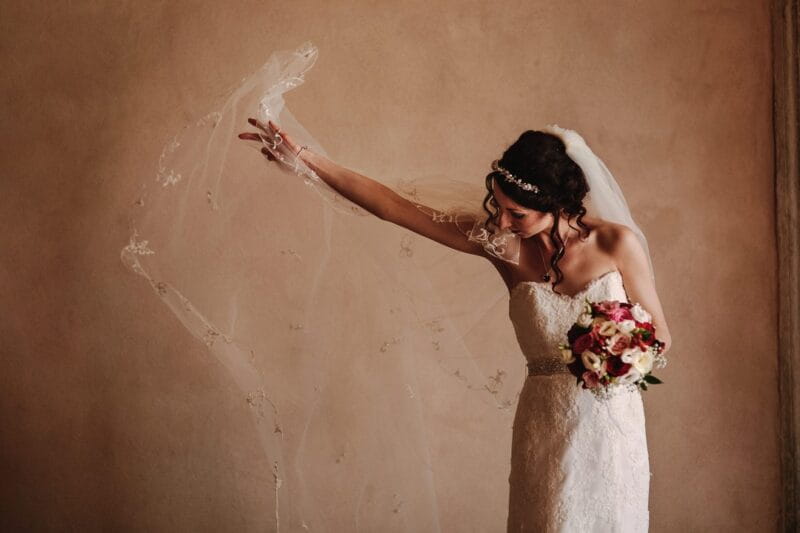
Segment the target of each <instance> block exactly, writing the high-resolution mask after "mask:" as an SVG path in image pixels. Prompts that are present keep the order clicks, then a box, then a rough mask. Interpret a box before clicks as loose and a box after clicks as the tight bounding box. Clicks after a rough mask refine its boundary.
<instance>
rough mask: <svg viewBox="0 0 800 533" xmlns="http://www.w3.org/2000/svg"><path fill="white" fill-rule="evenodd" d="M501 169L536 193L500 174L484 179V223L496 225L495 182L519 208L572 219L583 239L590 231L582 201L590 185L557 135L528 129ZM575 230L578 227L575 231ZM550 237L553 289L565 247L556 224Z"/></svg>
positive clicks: (510, 149)
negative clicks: (553, 250)
mask: <svg viewBox="0 0 800 533" xmlns="http://www.w3.org/2000/svg"><path fill="white" fill-rule="evenodd" d="M500 166H501V167H503V168H504V169H506V170H507V171H509V172H510V173H511V174H513V175H514V176H515V177H516V178H517V179H519V180H521V181H523V182H525V183H530V184H532V185H536V187H538V192H533V191H526V190H524V189H522V188H521V187H519V186H517V185H516V184H514V183H511V182H508V181H506V180H505V179H504V178H505V177H504V175H503V174H502V173H501V172H499V171H493V172H490V173H489V174H488V175H487V176H486V189H487V191H488V193H487V194H486V198H484V200H483V208H484V210H485V211H486V212H487V213H488V218H487V224H488V223H494V224H496V223H497V218H498V215H499V213H498V210H497V206H496V203H495V201H494V191H493V190H492V183H493V182H495V183H497V186H498V187H499V188H500V190H501V191H503V193H504V194H505V195H506V196H508V197H509V198H511V199H512V200H514V201H515V202H516V203H518V204H519V205H521V206H524V207H527V208H528V209H534V210H536V211H542V212H545V213H550V214H552V215H553V217H554V220H556V221H557V220H558V219H559V216H560V215H562V214H564V215H566V216H567V221H568V222H569V223H570V226H571V225H572V224H571V222H572V219H573V218H575V221H576V223H577V224H578V226H579V227H580V228H581V229H580V230H579V231H581V234H582V236H583V238H585V237H586V236H588V235H589V228H588V227H587V226H586V224H585V223H584V222H583V217H584V215H585V214H586V208H585V207H584V206H583V199H584V198H585V197H586V194H587V193H588V192H589V185H588V183H587V182H586V177H585V176H584V174H583V170H581V167H580V166H578V165H577V164H576V163H575V162H574V161H573V160H572V159H571V158H570V157H569V155H567V152H566V146H564V142H563V141H562V140H561V139H560V138H559V137H557V136H556V135H551V134H549V133H545V132H542V131H533V130H528V131H526V132H524V133H523V134H522V135H520V136H519V139H517V140H516V142H514V144H512V145H511V146H509V147H508V149H506V151H505V152H503V157H502V158H501V159H500ZM575 229H578V228H575ZM550 237H551V239H552V240H553V242H554V243H555V245H556V253H555V254H553V257H552V258H551V260H550V266H551V267H552V268H553V271H554V272H555V275H556V279H555V281H554V282H553V288H554V289H555V286H556V285H558V284H559V283H561V281H562V280H563V279H564V275H563V273H562V272H561V270H560V269H559V268H558V262H559V261H560V260H561V258H562V257H563V256H564V251H565V249H566V246H565V244H564V241H563V240H562V239H561V235H560V234H559V233H558V225H557V224H553V228H552V229H551V231H550Z"/></svg>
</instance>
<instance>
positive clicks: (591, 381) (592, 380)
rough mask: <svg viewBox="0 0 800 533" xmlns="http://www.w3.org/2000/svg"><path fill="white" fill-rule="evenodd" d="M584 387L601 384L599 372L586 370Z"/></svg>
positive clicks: (588, 387)
mask: <svg viewBox="0 0 800 533" xmlns="http://www.w3.org/2000/svg"><path fill="white" fill-rule="evenodd" d="M581 377H582V378H583V388H584V389H594V388H597V387H598V386H599V385H600V378H598V377H597V374H595V373H594V372H590V371H588V370H587V371H586V372H584V373H583V376H581Z"/></svg>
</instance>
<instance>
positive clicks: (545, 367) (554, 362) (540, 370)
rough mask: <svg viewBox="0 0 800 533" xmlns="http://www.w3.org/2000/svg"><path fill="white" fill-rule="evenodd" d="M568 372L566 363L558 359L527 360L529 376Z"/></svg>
mask: <svg viewBox="0 0 800 533" xmlns="http://www.w3.org/2000/svg"><path fill="white" fill-rule="evenodd" d="M562 373H567V374H568V373H569V370H568V369H567V365H566V364H564V363H563V362H562V361H560V360H559V359H543V358H538V357H537V358H536V359H534V360H532V361H528V375H529V376H551V375H553V374H562Z"/></svg>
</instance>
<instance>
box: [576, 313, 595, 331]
mask: <svg viewBox="0 0 800 533" xmlns="http://www.w3.org/2000/svg"><path fill="white" fill-rule="evenodd" d="M592 322H593V319H592V315H591V313H581V314H580V316H579V317H578V325H579V326H580V327H582V328H588V327H589V326H591V325H592Z"/></svg>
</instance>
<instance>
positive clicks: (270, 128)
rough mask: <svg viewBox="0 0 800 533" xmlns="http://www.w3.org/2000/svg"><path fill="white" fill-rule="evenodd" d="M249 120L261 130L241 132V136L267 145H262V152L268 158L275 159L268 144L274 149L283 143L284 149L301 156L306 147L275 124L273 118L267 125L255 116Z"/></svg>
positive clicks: (246, 139) (248, 120)
mask: <svg viewBox="0 0 800 533" xmlns="http://www.w3.org/2000/svg"><path fill="white" fill-rule="evenodd" d="M247 122H248V123H249V124H250V125H251V126H255V127H256V128H258V129H259V130H261V131H260V132H258V133H252V132H245V133H240V134H239V138H240V139H243V140H245V141H256V142H258V143H260V144H262V145H265V146H262V147H261V153H262V154H264V155H265V156H267V159H269V160H270V161H274V160H275V156H274V155H272V152H270V150H269V148H267V146H270V147H271V148H273V149H274V148H277V147H278V146H279V145H281V144H282V145H284V149H285V150H286V151H287V152H290V153H291V154H293V155H295V156H299V155H300V154H299V153H300V151H301V150H302V149H303V148H304V147H300V146H297V143H296V142H295V141H294V140H293V139H292V138H291V137H290V136H289V135H288V134H287V133H286V132H284V131H283V130H281V129H280V127H278V125H277V124H275V123H274V122H272V121H271V120H270V121H269V123H268V124H267V125H264V123H263V122H261V121H260V120H257V119H255V118H248V119H247Z"/></svg>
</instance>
